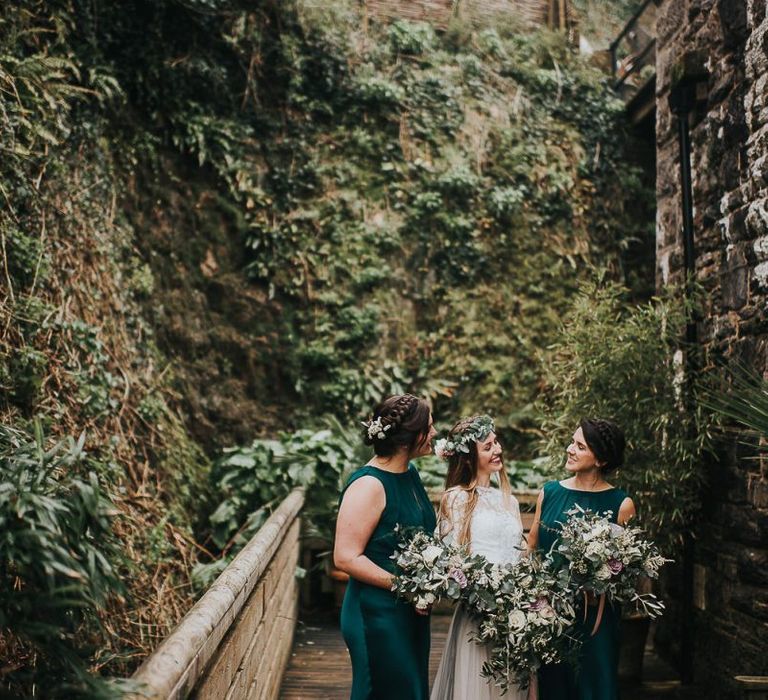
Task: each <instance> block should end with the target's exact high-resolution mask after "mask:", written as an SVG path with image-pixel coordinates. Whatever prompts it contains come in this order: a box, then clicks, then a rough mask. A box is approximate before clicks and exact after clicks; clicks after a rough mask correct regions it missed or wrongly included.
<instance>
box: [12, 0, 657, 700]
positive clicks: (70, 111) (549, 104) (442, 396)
mask: <svg viewBox="0 0 768 700" xmlns="http://www.w3.org/2000/svg"><path fill="white" fill-rule="evenodd" d="M16 10H17V11H15V12H14V13H11V14H10V15H8V16H7V17H4V18H3V20H2V22H1V23H0V114H1V115H2V117H1V118H0V149H2V158H0V201H1V202H2V206H0V243H1V244H2V252H3V256H2V257H3V265H2V268H1V269H0V280H2V304H1V305H0V389H2V393H1V395H0V415H2V420H3V423H5V424H7V425H9V426H11V428H12V429H13V430H20V431H22V433H24V434H28V433H29V431H30V427H29V426H30V425H33V424H34V423H35V421H37V423H38V424H39V425H40V426H42V427H43V428H44V434H45V435H47V436H48V438H47V440H48V441H49V442H51V443H55V442H57V441H62V440H63V441H65V442H66V440H68V439H69V438H75V437H76V436H77V437H79V436H80V435H82V434H85V442H84V444H83V449H84V450H85V451H86V452H87V454H88V455H89V456H90V458H91V459H92V462H91V463H90V469H89V471H88V474H87V480H86V474H84V473H81V472H79V471H78V469H79V468H75V466H74V463H72V464H70V463H66V464H62V466H61V475H59V474H56V477H57V479H58V477H59V476H61V477H62V479H63V480H62V481H59V480H56V479H55V480H54V482H46V483H47V484H48V486H50V490H51V492H50V493H49V494H48V495H47V496H46V497H47V498H50V499H52V501H51V502H52V503H57V504H59V505H61V504H62V503H64V502H65V501H66V500H67V498H68V494H70V493H71V491H70V485H71V484H72V483H74V482H71V481H70V480H69V479H70V477H72V479H74V478H78V479H80V480H81V482H82V483H83V484H87V485H88V488H91V489H93V490H94V492H96V489H97V488H98V493H100V494H102V493H103V494H104V497H105V498H107V499H111V502H112V503H113V504H114V507H115V509H116V510H117V511H119V512H120V513H121V516H122V517H121V518H117V519H115V520H114V521H109V525H107V524H106V521H105V524H104V527H105V528H108V529H111V530H112V531H113V532H114V533H115V535H116V537H117V538H118V539H119V540H120V542H121V550H120V551H121V552H122V553H123V554H124V555H125V556H126V557H127V560H128V561H121V560H120V557H118V555H117V554H116V550H115V549H114V548H112V547H111V546H107V539H106V538H101V539H100V538H96V539H94V540H88V547H92V548H93V551H94V556H96V552H98V553H100V554H101V555H102V556H103V557H104V561H105V562H106V564H107V565H108V567H111V568H110V570H111V571H115V570H117V569H119V568H120V567H126V569H127V570H128V571H130V575H127V576H126V578H127V580H128V584H127V590H126V592H125V596H124V597H122V598H119V599H113V600H110V601H109V603H108V605H109V606H111V607H110V615H109V617H108V619H107V620H106V624H108V625H109V626H110V629H109V634H101V633H100V632H99V631H98V625H96V626H94V627H92V628H89V627H87V626H83V627H82V628H77V629H72V628H71V627H67V626H66V625H64V626H62V627H61V630H62V634H64V635H65V637H66V638H67V639H68V640H70V641H73V643H75V642H77V641H79V642H82V648H83V650H86V649H87V646H88V645H87V644H86V642H91V641H93V642H94V647H93V649H92V650H91V651H92V653H91V652H89V651H84V653H83V654H77V663H78V664H80V665H79V666H78V668H79V670H80V671H82V670H83V669H88V668H90V669H91V670H93V671H98V672H100V673H102V674H127V673H128V672H129V671H130V670H131V668H132V667H133V666H135V664H136V662H137V661H138V660H139V659H140V658H141V657H142V656H143V655H145V654H146V653H147V652H148V651H149V650H150V649H151V648H152V647H153V646H154V645H155V644H156V642H157V641H158V640H159V639H160V638H161V637H162V636H163V635H164V634H165V633H167V631H168V629H169V628H170V626H171V625H172V624H174V622H175V621H176V620H178V618H179V616H180V615H181V613H182V612H183V610H184V609H185V608H186V607H188V605H189V603H190V602H191V600H192V598H193V596H194V592H193V590H192V581H191V578H190V577H191V572H192V570H193V569H194V567H195V565H196V563H197V561H198V554H203V555H204V559H205V561H208V560H209V559H210V558H212V557H214V556H216V555H217V554H219V553H220V552H221V550H223V549H226V548H227V545H228V544H229V543H230V540H231V532H230V530H231V528H232V527H235V526H234V525H232V523H233V522H234V521H237V520H238V519H240V518H246V519H247V518H248V517H249V513H253V512H254V509H255V510H256V511H258V509H259V508H260V507H261V506H263V505H264V504H265V503H268V502H269V501H270V500H271V499H273V498H274V497H275V496H276V495H279V493H282V492H284V491H285V488H286V487H287V485H288V484H287V483H286V484H282V483H281V484H279V485H278V487H276V488H277V490H276V491H274V492H271V491H270V492H269V493H266V494H262V493H261V491H259V492H258V493H256V492H254V493H253V494H250V493H249V492H248V489H247V488H246V487H245V485H244V484H240V483H239V482H237V483H236V484H235V483H234V482H233V483H230V482H229V481H226V478H225V476H226V475H225V473H224V472H226V470H225V469H223V466H222V465H223V463H222V462H217V467H216V468H215V469H214V470H213V472H212V473H211V472H210V469H209V466H210V463H211V461H212V460H213V459H215V458H217V457H218V456H219V454H220V448H221V447H222V446H223V445H224V444H231V443H233V442H239V443H240V444H250V443H251V441H252V440H253V439H255V438H258V439H262V438H263V439H269V438H270V436H268V435H266V434H267V433H270V434H274V433H277V432H278V431H284V434H285V435H286V436H295V435H302V436H303V438H302V439H306V440H308V441H310V442H311V439H312V436H314V435H316V434H317V430H319V429H321V428H322V425H321V421H322V419H325V418H326V417H328V416H332V417H335V418H336V419H337V420H338V421H339V423H340V425H342V426H350V425H355V424H356V421H357V420H358V419H359V418H360V416H362V415H364V414H365V413H366V412H367V411H369V409H370V407H371V405H372V404H373V403H374V402H375V401H377V400H378V399H379V398H381V396H382V395H384V394H387V393H393V392H401V391H406V390H410V391H413V392H416V393H420V394H424V395H427V396H430V397H431V398H432V399H433V402H434V408H435V415H436V418H437V420H438V424H439V425H442V426H445V425H447V424H448V423H450V422H452V420H453V419H454V418H455V417H457V416H458V415H460V414H463V413H469V412H471V413H477V412H481V411H482V412H486V411H488V412H492V413H493V414H495V415H496V416H497V418H498V424H499V426H500V430H501V431H502V435H503V437H504V439H505V441H506V444H507V449H508V453H514V454H515V456H516V457H520V458H527V457H530V456H531V452H532V444H533V439H534V438H533V437H532V436H534V435H535V426H536V425H537V420H538V416H537V413H536V409H535V404H534V399H535V398H536V396H537V394H538V391H539V386H540V382H541V375H542V370H541V355H542V353H546V348H547V347H548V346H549V345H550V343H551V342H552V341H553V339H554V338H556V336H557V334H558V323H559V320H560V317H561V315H562V313H563V310H564V309H565V308H567V307H568V303H569V301H570V300H571V299H572V298H573V296H574V294H575V293H576V291H577V290H578V289H579V287H580V285H581V284H582V283H583V281H584V280H585V279H588V278H589V277H591V276H592V274H593V272H592V271H593V268H596V267H599V268H607V270H608V271H609V272H608V274H609V275H612V276H613V277H616V278H621V277H622V276H624V274H625V271H624V269H623V266H622V263H623V261H622V250H623V248H624V246H625V244H626V242H627V241H629V240H631V239H633V238H637V237H642V236H644V235H646V231H647V228H646V222H644V221H641V220H638V217H637V216H635V212H636V210H635V209H633V206H634V204H633V203H634V202H636V201H638V200H640V199H642V198H643V197H644V196H645V195H646V192H645V190H644V187H643V185H642V180H641V178H640V177H639V175H638V172H637V168H636V167H634V166H633V165H632V163H631V162H630V160H629V159H628V156H627V153H628V149H627V144H628V140H629V136H628V134H627V131H626V129H625V125H624V123H623V117H622V105H621V104H620V103H619V102H618V101H617V100H616V99H615V97H614V96H613V94H612V92H611V90H610V89H609V85H608V81H607V79H606V77H605V76H604V75H602V74H601V73H599V72H598V71H596V70H595V69H594V68H591V67H590V66H589V65H588V64H587V63H586V62H585V61H584V60H583V59H582V58H580V57H579V56H578V54H577V53H575V51H574V50H573V48H572V47H569V46H567V45H566V44H565V42H564V40H563V38H562V37H559V36H556V35H551V34H548V33H546V32H531V31H528V32H524V33H521V32H520V31H519V30H517V29H515V28H514V26H513V25H512V24H509V25H508V26H507V25H505V24H504V23H503V22H500V23H499V24H498V25H497V26H495V27H493V28H489V27H485V28H483V27H480V28H473V27H469V26H462V25H458V24H457V25H453V26H452V27H451V28H450V29H449V30H448V31H445V32H442V33H439V32H436V31H435V30H434V29H433V28H432V27H430V26H428V25H425V24H418V23H409V22H394V23H391V24H386V25H385V24H379V23H376V22H375V21H371V22H370V23H366V22H364V21H362V19H361V16H360V7H359V5H358V3H356V2H351V1H350V2H347V1H345V0H334V1H333V2H328V3H322V4H320V3H315V2H308V1H307V2H304V1H303V0H289V1H288V2H285V1H280V2H278V0H256V1H254V0H247V1H246V0H152V1H150V0H128V1H127V2H120V3H118V2H114V0H91V1H89V2H87V3H85V2H81V1H80V0H57V2H53V3H44V2H40V1H39V0H20V1H19V2H18V3H16ZM139 47H140V48H139ZM644 276H645V277H646V278H651V277H652V275H650V273H649V272H648V271H642V270H641V271H637V270H635V271H634V279H641V280H642V279H643V277H644ZM201 377H203V378H205V381H204V382H202V381H199V380H200V378H201ZM296 430H299V431H302V430H307V431H309V432H307V433H306V434H305V433H301V432H299V433H297V432H295V431H296ZM272 437H273V435H272ZM281 439H284V440H290V439H292V438H290V437H285V438H281ZM260 444H261V443H258V444H257V445H260ZM253 449H254V450H257V447H254V448H253ZM260 449H261V447H258V450H260ZM297 449H298V448H297ZM302 449H303V448H302ZM299 451H300V450H299ZM345 454H346V453H345ZM313 455H314V453H313ZM313 455H310V456H307V463H309V462H310V461H312V460H314V459H315V457H314V456H313ZM270 459H271V458H270ZM257 462H258V460H256V461H255V462H254V464H256V463H257ZM318 464H320V465H321V466H320V467H319V468H318V469H317V470H316V472H317V473H316V474H314V475H312V477H311V478H312V479H317V482H313V483H317V484H319V485H320V486H322V488H323V489H324V490H325V491H328V493H330V491H331V490H333V488H335V487H336V486H337V482H338V476H339V473H340V472H339V471H338V465H336V466H333V465H332V466H330V467H329V466H328V465H327V464H325V462H322V460H321V461H320V462H318ZM323 465H325V466H323ZM91 473H92V474H93V477H92V476H91ZM299 477H301V478H299ZM302 478H303V476H302V474H299V475H298V476H297V480H298V482H302ZM307 478H309V477H307ZM94 480H95V481H94ZM11 482H12V477H11V475H10V473H5V472H4V473H3V474H0V485H3V486H4V485H6V484H8V483H11ZM78 483H80V482H78ZM291 483H293V482H291ZM48 486H46V488H48ZM235 487H237V491H238V493H232V492H231V490H232V489H234V488H235ZM72 488H75V487H72ZM78 488H79V487H78ZM254 489H256V486H255V485H254ZM281 489H282V490H281ZM230 497H232V498H233V499H234V500H233V501H232V502H233V503H235V501H236V500H237V499H240V500H241V501H242V502H237V503H236V504H235V505H237V508H236V509H235V511H233V512H232V513H229V514H228V513H226V512H223V511H220V510H219V508H220V506H221V504H222V503H224V502H227V501H228V499H229V498H230ZM251 497H253V498H251ZM257 500H260V501H261V502H259V503H257V502H256V501H257ZM331 501H332V499H331V498H330V496H328V498H327V499H325V501H324V502H325V503H326V506H327V504H328V503H330V502H331ZM57 507H58V506H57ZM325 512H326V513H327V512H328V510H327V509H326V511H325ZM214 515H215V517H213V516H214ZM212 518H213V519H212ZM250 522H251V524H253V522H255V521H254V520H251V521H250ZM326 525H327V523H326ZM237 527H238V528H239V527H240V526H237ZM217 528H218V529H217ZM102 545H103V546H102ZM212 550H213V551H212ZM105 570H106V569H105ZM22 574H23V575H22ZM25 577H29V579H28V580H29V581H33V576H32V573H30V572H29V571H24V572H22V573H21V574H19V580H22V581H24V580H27V579H25ZM30 590H31V589H30ZM8 595H9V596H12V595H13V591H12V590H11V589H9V591H8ZM85 604H86V605H89V606H91V607H92V609H93V610H94V611H95V610H96V609H97V607H98V606H97V601H95V599H94V600H90V601H86V603H85ZM99 605H101V603H99ZM55 621H56V619H53V618H52V621H51V622H52V624H53V623H54V622H55ZM0 637H1V638H2V639H0V642H2V643H3V644H4V645H6V646H8V645H11V646H13V645H14V644H16V643H19V644H23V643H24V639H25V638H24V631H23V623H22V621H21V617H15V618H14V619H13V620H12V621H11V622H8V621H6V623H4V627H3V629H2V630H0ZM42 653H43V655H44V654H45V652H44V651H43V652H42ZM36 658H37V657H36V656H35V655H34V654H29V655H27V656H25V657H24V663H23V665H22V666H21V667H20V668H18V669H16V670H14V671H12V672H9V673H5V672H4V673H3V681H2V682H3V684H4V685H3V688H4V690H8V689H12V690H13V691H14V692H16V693H17V694H20V695H27V696H30V697H32V696H34V693H33V690H32V689H33V688H36V687H39V684H37V685H36V674H38V673H43V671H42V669H44V668H45V662H43V661H39V662H38V661H36V660H35V659H36ZM73 658H74V657H73ZM72 668H74V666H72ZM34 692H37V691H34Z"/></svg>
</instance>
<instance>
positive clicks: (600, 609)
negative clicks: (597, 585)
mask: <svg viewBox="0 0 768 700" xmlns="http://www.w3.org/2000/svg"><path fill="white" fill-rule="evenodd" d="M588 607H589V595H588V594H587V592H586V591H584V622H586V621H587V608H588ZM604 610H605V593H601V594H600V601H599V602H598V604H597V617H596V618H595V626H594V627H593V628H592V634H590V637H594V636H595V635H596V634H597V630H598V628H599V627H600V623H601V622H602V621H603V611H604Z"/></svg>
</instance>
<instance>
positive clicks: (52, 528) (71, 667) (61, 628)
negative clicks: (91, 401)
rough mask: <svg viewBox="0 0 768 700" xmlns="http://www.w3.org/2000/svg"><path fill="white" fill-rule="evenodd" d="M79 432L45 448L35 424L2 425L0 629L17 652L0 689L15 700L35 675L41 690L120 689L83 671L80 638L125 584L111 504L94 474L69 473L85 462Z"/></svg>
mask: <svg viewBox="0 0 768 700" xmlns="http://www.w3.org/2000/svg"><path fill="white" fill-rule="evenodd" d="M84 439H85V436H84V435H83V436H81V437H80V439H79V440H77V441H75V440H73V439H65V440H61V441H59V442H58V443H56V444H54V445H53V446H52V447H46V445H45V441H44V438H43V432H42V427H41V425H40V423H39V422H36V423H35V434H34V436H31V435H28V434H26V433H24V432H22V431H20V430H16V429H13V428H9V427H7V426H0V571H1V572H2V573H0V632H2V637H3V638H4V641H5V642H6V644H10V645H14V646H15V652H16V653H15V655H14V656H15V661H14V666H15V668H11V669H4V673H3V680H2V686H4V687H5V688H6V689H11V691H12V693H13V692H17V693H19V695H18V697H21V696H26V697H31V695H28V693H30V692H31V688H32V686H33V685H34V681H35V679H36V678H38V677H44V678H46V682H47V686H46V691H45V692H46V697H61V698H73V697H100V698H107V697H118V696H119V695H120V688H119V687H118V686H116V685H112V684H109V683H108V682H107V681H105V680H103V679H100V678H98V677H97V676H93V675H91V674H89V673H88V665H89V661H90V659H89V655H90V652H91V650H90V649H89V648H88V647H87V646H85V647H84V646H83V645H82V643H81V640H80V637H81V635H82V628H83V627H87V628H90V629H91V630H92V632H95V631H97V630H98V629H99V613H104V611H105V606H106V605H107V603H108V602H109V601H110V599H113V598H114V597H115V596H118V595H119V594H120V593H121V592H122V591H123V590H124V589H123V585H122V582H121V580H120V577H119V575H118V572H117V570H116V568H115V562H116V561H118V560H119V554H118V544H117V540H116V538H115V536H114V533H113V525H112V521H113V519H114V516H115V514H116V512H115V509H114V506H113V505H112V503H111V501H110V500H109V498H108V497H107V496H106V494H105V493H104V491H103V489H102V487H101V486H100V484H99V482H98V480H97V478H96V476H95V475H94V474H93V473H92V472H91V473H86V474H84V476H83V477H78V476H75V474H74V473H73V472H75V471H76V470H77V469H78V468H81V467H82V466H85V467H86V468H87V460H86V457H85V454H84V452H83V443H84ZM6 635H10V637H8V636H6Z"/></svg>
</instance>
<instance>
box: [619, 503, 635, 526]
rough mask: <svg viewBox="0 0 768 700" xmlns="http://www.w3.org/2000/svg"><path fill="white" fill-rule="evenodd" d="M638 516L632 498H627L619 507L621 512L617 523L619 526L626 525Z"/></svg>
mask: <svg viewBox="0 0 768 700" xmlns="http://www.w3.org/2000/svg"><path fill="white" fill-rule="evenodd" d="M636 515H637V511H636V510H635V504H634V502H633V501H632V499H631V498H625V499H624V500H623V501H622V502H621V505H620V506H619V512H618V514H617V515H616V522H617V523H618V524H619V525H622V526H624V525H626V524H627V523H628V522H629V521H630V520H631V519H632V518H634V517H635V516H636Z"/></svg>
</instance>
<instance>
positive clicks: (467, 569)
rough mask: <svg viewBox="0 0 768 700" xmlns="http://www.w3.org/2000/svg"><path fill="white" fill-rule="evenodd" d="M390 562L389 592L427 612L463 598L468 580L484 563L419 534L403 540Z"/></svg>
mask: <svg viewBox="0 0 768 700" xmlns="http://www.w3.org/2000/svg"><path fill="white" fill-rule="evenodd" d="M401 534H402V533H401ZM392 558H393V559H394V560H395V564H396V566H397V570H398V573H397V576H396V577H395V580H394V581H393V583H392V590H393V591H394V592H395V593H397V594H398V595H399V596H402V597H403V598H405V599H406V600H408V601H410V602H412V603H413V604H414V605H415V606H416V607H417V608H427V607H429V606H430V605H433V604H434V603H436V602H438V601H439V600H441V599H443V598H446V599H448V600H453V601H459V600H461V599H462V598H464V597H466V592H467V589H468V588H469V586H470V580H474V579H475V578H476V576H477V575H478V574H479V573H480V572H481V571H482V568H483V563H484V561H485V560H484V559H483V558H482V557H479V556H472V557H470V556H467V553H466V550H464V549H461V548H459V547H455V546H453V545H449V544H447V543H446V542H443V541H441V540H440V539H439V538H438V537H437V536H435V535H430V534H427V533H426V532H423V531H418V532H416V533H414V534H413V535H412V536H411V537H410V538H409V537H404V538H403V539H402V540H401V541H400V543H399V544H398V550H397V551H396V552H395V554H393V555H392Z"/></svg>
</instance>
